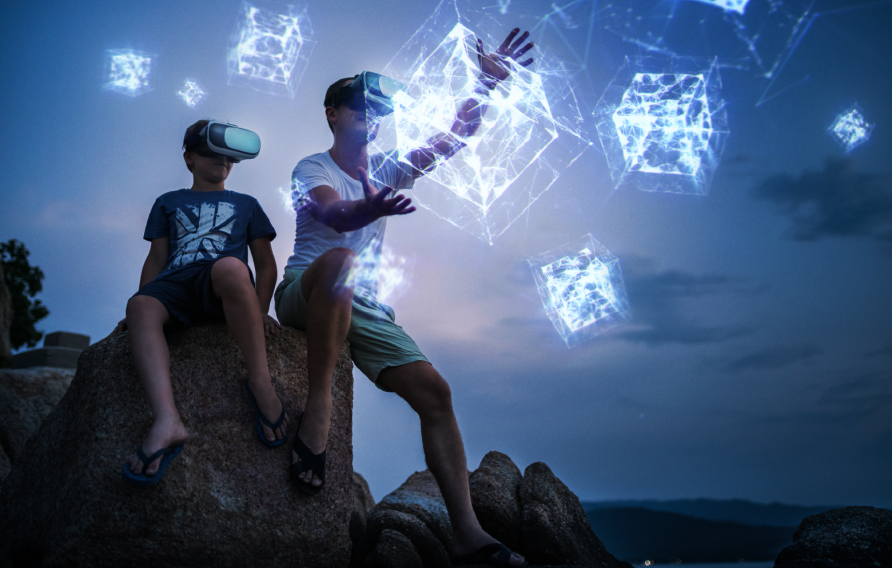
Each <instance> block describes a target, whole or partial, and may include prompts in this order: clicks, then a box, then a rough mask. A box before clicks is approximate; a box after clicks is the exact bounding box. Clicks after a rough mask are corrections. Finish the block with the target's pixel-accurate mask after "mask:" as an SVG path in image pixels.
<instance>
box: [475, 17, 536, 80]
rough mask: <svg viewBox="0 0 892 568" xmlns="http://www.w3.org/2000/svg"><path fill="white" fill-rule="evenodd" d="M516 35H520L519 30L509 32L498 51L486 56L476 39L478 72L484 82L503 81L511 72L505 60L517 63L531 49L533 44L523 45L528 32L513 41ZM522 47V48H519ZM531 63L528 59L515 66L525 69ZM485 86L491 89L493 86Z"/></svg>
mask: <svg viewBox="0 0 892 568" xmlns="http://www.w3.org/2000/svg"><path fill="white" fill-rule="evenodd" d="M518 33H520V28H514V29H513V30H511V33H509V34H508V37H506V38H505V41H503V42H502V45H500V46H499V49H498V50H496V52H495V53H490V54H489V55H487V54H486V51H485V50H484V49H483V41H481V40H480V38H477V61H478V63H479V64H480V71H481V72H482V73H483V75H484V77H483V80H484V81H493V82H496V83H498V82H499V81H504V80H505V79H507V78H508V76H509V75H511V71H510V70H509V69H508V66H507V65H506V64H505V61H506V60H507V59H513V60H515V61H517V60H518V59H520V58H521V57H523V56H524V54H526V52H528V51H529V50H531V49H533V47H534V44H533V42H530V43H528V44H526V45H523V42H525V41H526V39H527V38H528V37H530V32H523V33H522V34H520V37H518V38H517V39H516V40H515V39H514V38H515V36H517V34H518ZM512 42H513V43H512ZM522 45H523V47H521V46H522ZM532 62H533V58H532V57H530V58H529V59H527V60H526V61H517V64H518V65H520V66H521V67H526V66H527V65H529V64H530V63H532ZM487 86H489V87H490V88H492V86H494V85H492V86H490V85H487Z"/></svg>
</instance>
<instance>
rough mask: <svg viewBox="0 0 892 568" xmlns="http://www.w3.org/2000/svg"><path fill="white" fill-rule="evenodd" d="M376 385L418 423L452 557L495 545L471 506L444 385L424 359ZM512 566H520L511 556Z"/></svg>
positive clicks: (384, 375)
mask: <svg viewBox="0 0 892 568" xmlns="http://www.w3.org/2000/svg"><path fill="white" fill-rule="evenodd" d="M378 383H380V384H381V385H382V386H384V387H386V388H388V389H390V390H392V391H393V392H395V393H396V394H398V395H399V396H400V397H401V398H403V399H404V400H405V401H406V402H408V403H409V406H411V407H412V409H413V410H415V412H417V413H418V418H419V419H420V420H421V443H422V445H423V446H424V457H425V461H427V466H428V467H429V468H430V470H431V473H432V474H433V475H434V478H436V480H437V484H438V485H439V486H440V493H442V494H443V500H444V501H445V502H446V510H447V511H449V520H450V522H451V523H452V533H453V554H455V555H457V556H459V555H464V554H471V553H473V552H475V551H477V550H479V549H480V548H482V547H483V546H486V545H487V544H490V543H493V542H498V541H497V540H496V539H494V538H493V537H491V536H490V535H489V534H488V533H486V532H485V531H484V530H483V528H481V527H480V523H479V522H478V521H477V515H475V514H474V508H473V506H472V505H471V492H470V488H469V486H468V467H467V462H466V460H465V448H464V444H463V443H462V439H461V432H459V430H458V423H457V422H456V420H455V413H454V412H453V409H452V392H451V390H450V388H449V384H448V383H447V382H446V380H445V379H443V377H442V376H440V373H438V372H437V370H436V369H434V367H433V365H431V364H430V363H428V362H427V361H416V362H413V363H407V364H405V365H400V366H398V367H387V368H386V369H384V370H383V371H381V374H380V375H378ZM510 562H511V564H512V565H517V566H520V565H521V564H523V557H522V556H520V555H519V554H516V553H515V554H513V555H512V556H511V560H510Z"/></svg>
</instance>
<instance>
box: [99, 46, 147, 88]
mask: <svg viewBox="0 0 892 568" xmlns="http://www.w3.org/2000/svg"><path fill="white" fill-rule="evenodd" d="M106 58H107V74H106V78H107V81H106V83H105V85H103V88H104V89H106V90H109V91H114V92H116V93H121V94H124V95H129V96H131V97H136V96H138V95H141V94H143V93H146V92H148V91H151V90H152V89H151V88H150V87H149V73H150V72H151V69H152V58H151V57H150V56H149V55H148V54H147V53H143V52H141V51H134V50H132V49H109V50H107V51H106Z"/></svg>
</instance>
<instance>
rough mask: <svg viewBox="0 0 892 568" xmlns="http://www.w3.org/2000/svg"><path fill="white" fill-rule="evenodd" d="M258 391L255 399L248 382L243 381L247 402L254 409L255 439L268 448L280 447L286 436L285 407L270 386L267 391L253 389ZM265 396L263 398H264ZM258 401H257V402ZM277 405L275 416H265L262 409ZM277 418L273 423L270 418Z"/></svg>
mask: <svg viewBox="0 0 892 568" xmlns="http://www.w3.org/2000/svg"><path fill="white" fill-rule="evenodd" d="M254 388H256V389H257V391H258V395H257V397H255V396H254V390H252V389H251V382H250V380H246V381H245V389H246V390H247V391H248V400H249V401H251V405H252V406H253V407H254V429H255V430H256V432H257V438H259V439H260V441H261V442H262V443H263V444H264V445H265V446H268V447H270V448H274V447H276V446H280V445H282V443H284V442H285V436H287V435H288V414H287V413H286V412H285V405H284V404H282V400H281V399H280V398H279V396H278V395H277V394H276V393H275V391H274V390H273V388H272V385H270V387H269V389H262V388H257V386H256V385H255V387H254ZM264 395H265V396H264ZM258 399H259V400H258ZM276 403H278V408H279V410H278V411H277V412H276V413H275V414H267V413H265V412H263V410H262V408H269V407H270V406H275V405H276ZM272 416H277V417H278V418H276V420H275V422H273V421H272V420H270V417H272Z"/></svg>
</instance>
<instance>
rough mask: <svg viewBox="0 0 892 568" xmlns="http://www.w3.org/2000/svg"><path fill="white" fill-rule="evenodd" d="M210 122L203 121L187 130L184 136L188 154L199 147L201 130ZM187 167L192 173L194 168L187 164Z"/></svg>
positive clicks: (185, 148)
mask: <svg viewBox="0 0 892 568" xmlns="http://www.w3.org/2000/svg"><path fill="white" fill-rule="evenodd" d="M209 122H210V120H206V119H201V120H199V121H198V122H196V123H195V124H193V125H191V126H190V127H189V128H187V129H186V134H185V135H183V151H184V152H188V151H189V150H191V149H193V148H195V146H197V145H198V140H199V136H198V133H199V132H201V129H202V128H204V127H205V126H207V125H208V123H209ZM186 167H187V168H189V171H190V172H191V171H192V168H191V167H189V165H188V164H186Z"/></svg>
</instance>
